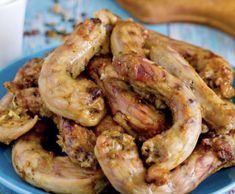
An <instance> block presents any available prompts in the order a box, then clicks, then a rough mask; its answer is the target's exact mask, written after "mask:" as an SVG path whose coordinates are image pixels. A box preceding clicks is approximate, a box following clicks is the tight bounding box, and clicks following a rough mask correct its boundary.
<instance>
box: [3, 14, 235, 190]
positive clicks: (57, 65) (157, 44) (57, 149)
mask: <svg viewBox="0 0 235 194" xmlns="http://www.w3.org/2000/svg"><path fill="white" fill-rule="evenodd" d="M233 73H234V72H233V68H232V67H231V66H230V65H229V64H228V63H227V62H226V61H225V60H224V59H223V58H221V57H220V56H218V55H216V54H214V53H212V52H210V51H208V50H205V49H202V48H199V47H196V46H193V45H190V44H187V43H184V42H181V41H177V40H173V39H170V38H168V37H165V36H163V35H161V34H158V33H156V32H153V31H150V30H147V29H145V28H144V27H143V26H141V25H140V24H137V23H135V22H133V21H132V20H130V19H129V20H122V19H121V18H119V17H118V16H116V15H114V14H112V13H111V12H109V11H108V10H100V11H98V12H96V13H95V18H93V19H86V20H85V21H84V22H82V23H80V24H78V25H77V26H76V27H75V29H74V31H73V32H72V33H71V34H70V35H69V36H68V37H67V39H66V41H65V42H64V44H62V45H61V46H59V47H58V48H56V49H55V50H53V51H52V52H50V53H49V54H48V55H47V56H45V57H44V58H41V59H32V60H31V61H29V62H27V63H26V64H25V65H24V66H23V67H22V68H20V69H19V71H18V72H17V74H16V76H15V79H14V80H13V81H9V82H6V83H4V86H5V87H6V88H7V89H8V93H7V94H6V95H5V96H4V97H3V98H2V100H1V102H0V142H2V143H5V144H10V143H11V142H13V141H14V144H13V150H12V163H13V166H14V169H15V171H16V172H17V174H18V175H19V176H21V177H22V179H24V180H25V181H27V182H28V183H30V184H32V185H34V186H36V187H39V188H41V189H44V190H46V191H50V192H55V193H68V194H70V193H75V194H80V193H81V194H89V193H91V194H93V193H102V192H106V193H111V192H120V193H128V194H143V193H146V194H153V193H175V194H176V193H188V192H190V191H192V190H193V189H195V188H196V187H197V186H198V185H199V184H200V183H201V182H202V181H203V180H204V179H206V178H207V177H208V176H209V175H211V174H212V173H215V172H216V171H218V170H220V169H221V168H225V167H231V166H234V165H235V105H234V104H233V103H232V102H231V98H232V97H233V96H235V90H234V88H233ZM15 140H16V141H15ZM111 187H113V188H114V189H115V190H116V191H115V190H114V189H111V190H112V191H111V190H109V189H110V188H111Z"/></svg>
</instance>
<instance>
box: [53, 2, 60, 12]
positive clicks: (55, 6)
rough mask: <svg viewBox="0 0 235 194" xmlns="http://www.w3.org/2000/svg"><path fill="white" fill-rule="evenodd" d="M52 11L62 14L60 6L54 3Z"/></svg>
mask: <svg viewBox="0 0 235 194" xmlns="http://www.w3.org/2000/svg"><path fill="white" fill-rule="evenodd" d="M51 11H52V12H53V13H60V12H61V7H60V4H59V3H54V4H53V6H52V8H51Z"/></svg>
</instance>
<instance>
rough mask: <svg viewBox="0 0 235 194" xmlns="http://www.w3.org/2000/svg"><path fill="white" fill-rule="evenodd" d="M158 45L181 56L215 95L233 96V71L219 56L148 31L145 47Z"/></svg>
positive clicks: (234, 93)
mask: <svg viewBox="0 0 235 194" xmlns="http://www.w3.org/2000/svg"><path fill="white" fill-rule="evenodd" d="M159 44H164V45H168V46H170V47H172V48H173V49H175V50H176V51H177V52H178V53H179V54H180V55H181V56H183V57H184V58H185V59H186V60H187V61H188V62H189V64H190V65H192V66H193V68H194V69H195V70H196V71H197V72H198V74H199V75H200V77H201V78H202V79H203V80H204V81H205V82H206V84H207V85H208V86H209V87H210V88H211V89H213V90H214V91H215V92H216V94H217V95H219V96H220V97H222V98H227V99H229V98H232V97H233V96H235V90H234V88H233V77H234V70H233V68H232V66H231V65H230V64H229V63H228V62H227V61H226V60H225V59H223V58H222V57H221V56H218V55H217V54H215V53H213V52H211V51H209V50H206V49H203V48H201V47H197V46H194V45H192V44H189V43H186V42H183V41H179V40H174V39H171V38H169V37H166V36H164V35H162V34H160V33H157V32H154V31H150V30H149V31H148V38H147V39H146V42H145V47H146V48H148V49H149V48H151V47H154V46H156V45H159Z"/></svg>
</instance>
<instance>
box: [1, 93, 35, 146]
mask: <svg viewBox="0 0 235 194" xmlns="http://www.w3.org/2000/svg"><path fill="white" fill-rule="evenodd" d="M2 104H3V106H1V110H0V142H1V143H4V144H10V143H11V142H12V141H14V140H16V139H18V138H19V137H20V136H22V135H23V134H25V133H27V132H28V131H29V130H30V129H32V128H33V126H34V125H35V124H36V123H37V120H38V116H34V117H31V116H30V115H29V114H27V112H25V110H24V109H22V108H21V107H18V106H16V105H15V103H14V95H13V94H12V93H10V92H9V93H7V94H6V95H5V96H4V97H3V98H2V99H1V100H0V105H2Z"/></svg>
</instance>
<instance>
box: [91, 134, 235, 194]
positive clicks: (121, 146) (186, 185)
mask: <svg viewBox="0 0 235 194" xmlns="http://www.w3.org/2000/svg"><path fill="white" fill-rule="evenodd" d="M95 154H96V157H97V159H98V161H99V164H100V166H101V168H102V170H103V172H104V174H105V175H106V176H107V178H108V179H109V181H110V182H111V184H112V186H113V187H114V188H115V189H116V190H117V191H119V192H120V193H125V194H143V193H145V194H157V193H161V194H178V193H182V194H183V193H189V192H191V191H192V190H193V189H195V188H196V187H197V186H198V185H199V184H200V183H201V182H202V181H203V180H205V179H206V178H207V177H208V176H210V175H211V174H213V173H215V172H217V171H218V170H220V169H221V168H224V167H229V166H234V165H235V134H234V133H230V134H229V135H219V136H216V135H215V136H212V137H209V138H205V139H203V140H202V142H201V143H200V144H199V145H197V147H196V148H195V150H194V151H193V153H192V154H191V155H190V156H189V157H188V158H187V159H186V160H185V161H184V162H183V163H182V164H181V165H179V166H178V167H177V168H176V169H174V170H173V171H171V172H170V174H169V178H168V180H167V182H166V183H165V184H163V185H160V186H159V185H156V184H155V183H147V182H145V176H146V169H145V167H144V164H143V162H142V160H141V158H140V156H139V153H138V148H137V146H136V144H135V142H134V139H133V137H131V136H130V135H127V134H125V133H121V132H117V131H106V132H104V133H103V134H102V135H101V136H99V137H98V139H97V143H96V146H95Z"/></svg>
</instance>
